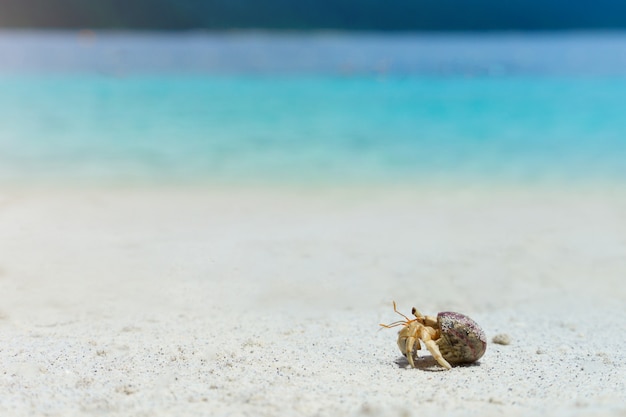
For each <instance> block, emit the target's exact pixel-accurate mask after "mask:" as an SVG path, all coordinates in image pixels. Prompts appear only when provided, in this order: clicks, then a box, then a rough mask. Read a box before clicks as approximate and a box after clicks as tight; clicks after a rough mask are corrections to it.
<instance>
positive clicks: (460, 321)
mask: <svg viewBox="0 0 626 417" xmlns="http://www.w3.org/2000/svg"><path fill="white" fill-rule="evenodd" d="M437 323H438V324H439V330H440V331H441V337H440V338H439V339H438V340H437V345H438V346H439V351H440V352H441V355H442V356H443V357H444V358H445V360H447V361H448V362H450V363H451V364H453V365H454V364H461V363H471V362H475V361H477V360H478V359H480V357H481V356H483V354H484V353H485V350H486V349H487V338H486V337H485V333H484V332H483V330H482V329H481V328H480V326H479V325H478V324H476V322H475V321H474V320H472V319H470V318H469V317H467V316H466V315H464V314H461V313H454V312H451V311H444V312H441V313H439V314H437Z"/></svg>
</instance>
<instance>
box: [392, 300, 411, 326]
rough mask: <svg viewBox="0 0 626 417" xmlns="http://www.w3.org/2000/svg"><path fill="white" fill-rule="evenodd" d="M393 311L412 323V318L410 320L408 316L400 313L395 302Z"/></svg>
mask: <svg viewBox="0 0 626 417" xmlns="http://www.w3.org/2000/svg"><path fill="white" fill-rule="evenodd" d="M393 311H395V312H396V313H398V314H399V315H401V316H402V317H404V318H405V319H406V321H411V319H410V318H408V317H407V316H405V315H404V314H402V313H400V312H399V311H398V306H397V305H396V302H395V301H394V302H393Z"/></svg>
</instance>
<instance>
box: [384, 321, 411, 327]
mask: <svg viewBox="0 0 626 417" xmlns="http://www.w3.org/2000/svg"><path fill="white" fill-rule="evenodd" d="M406 323H407V322H406V321H402V320H400V321H394V322H393V323H389V324H383V323H380V326H382V327H384V328H386V329H391V328H392V327H398V326H402V325H406Z"/></svg>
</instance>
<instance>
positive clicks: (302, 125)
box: [0, 30, 626, 184]
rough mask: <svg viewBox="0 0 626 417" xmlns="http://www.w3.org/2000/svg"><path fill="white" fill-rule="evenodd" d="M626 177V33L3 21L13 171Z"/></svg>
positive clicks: (189, 177) (0, 143) (145, 177)
mask: <svg viewBox="0 0 626 417" xmlns="http://www.w3.org/2000/svg"><path fill="white" fill-rule="evenodd" d="M624 180H626V33H621V32H594V33H587V32H557V33H543V32H536V33H524V34H522V33H498V32H494V33H489V32H487V33H473V34H469V33H460V34H445V33H444V34H402V33H367V32H360V33H358V32H357V33H335V32H310V33H296V32H293V33H291V32H283V33H268V32H221V33H219V32H215V33H213V32H201V31H198V32H170V33H166V32H107V31H102V32H100V31H98V32H91V31H82V32H79V31H24V30H22V31H15V30H5V31H0V183H18V184H19V183H30V182H36V183H42V182H43V183H46V182H61V183H64V182H69V183H104V184H118V183H124V184H128V183H138V184H144V183H148V184H153V183H175V184H176V183H206V182H208V183H211V182H218V183H222V182H227V183H230V182H237V183H259V182H268V183H284V182H286V183H294V182H295V183H328V184H344V183H345V184H351V183H383V184H384V183H389V182H392V183H396V182H409V183H412V182H432V181H443V182H453V183H454V182H459V183H467V182H473V181H478V182H481V183H496V184H500V183H505V184H506V183H536V182H544V181H556V182H563V183H570V182H575V183H579V182H595V181H601V182H605V183H606V182H609V183H620V182H623V181H624Z"/></svg>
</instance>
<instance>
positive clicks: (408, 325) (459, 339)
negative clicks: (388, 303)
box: [381, 301, 487, 369]
mask: <svg viewBox="0 0 626 417" xmlns="http://www.w3.org/2000/svg"><path fill="white" fill-rule="evenodd" d="M393 311H394V312H396V313H398V314H399V315H401V316H402V317H404V319H405V320H399V321H396V322H393V323H390V324H381V326H382V327H385V328H387V329H389V328H392V327H396V326H403V327H402V329H401V330H400V332H398V347H399V348H400V352H402V354H403V355H404V356H406V358H407V360H408V361H409V364H410V365H411V367H413V368H415V361H416V360H417V351H418V350H420V349H421V344H420V340H421V341H422V342H423V343H424V344H425V345H426V348H427V349H428V350H429V351H430V353H431V354H432V355H433V357H434V358H435V360H436V361H437V362H438V363H439V365H441V366H443V367H444V368H446V369H450V368H452V365H459V364H463V363H472V362H476V361H477V360H478V359H480V357H481V356H483V354H484V353H485V349H486V348H487V339H486V337H485V333H483V331H482V329H481V328H480V326H478V324H476V322H475V321H474V320H472V319H470V318H469V317H467V316H466V315H464V314H461V313H453V312H450V311H445V312H441V313H439V314H437V317H435V316H424V315H423V314H422V313H420V312H419V311H418V310H417V309H416V308H415V307H413V310H412V314H413V315H414V316H415V318H414V319H410V318H408V317H407V316H405V315H404V314H402V313H400V312H399V311H398V308H397V306H396V302H395V301H394V302H393Z"/></svg>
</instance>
